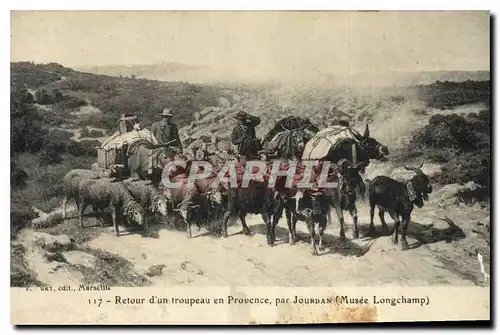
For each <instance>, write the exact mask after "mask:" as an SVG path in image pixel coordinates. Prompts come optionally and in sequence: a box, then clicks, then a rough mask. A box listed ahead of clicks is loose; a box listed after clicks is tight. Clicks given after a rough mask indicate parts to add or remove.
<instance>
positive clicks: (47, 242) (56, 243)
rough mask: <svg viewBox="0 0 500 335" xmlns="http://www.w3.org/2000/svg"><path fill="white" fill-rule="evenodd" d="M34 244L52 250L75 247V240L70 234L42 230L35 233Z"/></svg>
mask: <svg viewBox="0 0 500 335" xmlns="http://www.w3.org/2000/svg"><path fill="white" fill-rule="evenodd" d="M32 236H33V239H34V241H33V242H34V244H36V245H38V246H40V247H42V248H43V249H45V250H47V251H51V252H55V251H60V250H71V249H73V242H72V241H71V239H70V238H69V236H68V235H64V234H63V235H57V236H55V235H51V234H47V233H42V232H34V233H33V235H32Z"/></svg>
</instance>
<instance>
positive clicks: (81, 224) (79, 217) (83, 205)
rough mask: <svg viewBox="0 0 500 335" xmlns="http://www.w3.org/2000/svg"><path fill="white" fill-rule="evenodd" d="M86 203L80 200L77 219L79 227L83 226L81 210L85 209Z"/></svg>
mask: <svg viewBox="0 0 500 335" xmlns="http://www.w3.org/2000/svg"><path fill="white" fill-rule="evenodd" d="M86 207H87V206H86V204H85V202H84V201H83V200H81V201H80V206H79V208H78V221H79V223H80V227H82V228H84V227H83V212H84V211H85V208H86Z"/></svg>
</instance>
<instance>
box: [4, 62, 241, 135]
mask: <svg viewBox="0 0 500 335" xmlns="http://www.w3.org/2000/svg"><path fill="white" fill-rule="evenodd" d="M25 84H26V85H27V87H28V88H29V89H30V90H33V91H36V90H39V89H45V90H48V91H52V90H54V89H57V90H59V91H60V92H61V93H62V95H63V96H64V97H66V99H65V100H63V101H62V102H60V103H56V104H54V105H53V106H51V110H50V111H48V113H47V114H48V115H47V117H48V119H49V123H50V124H51V125H54V126H61V125H66V126H74V127H76V128H78V127H81V126H93V127H97V128H105V129H108V130H110V131H114V130H115V129H116V125H117V121H118V118H119V117H120V115H121V114H123V113H134V114H136V115H138V117H139V119H140V120H141V122H142V123H143V125H145V126H146V125H147V126H148V125H150V124H151V123H152V122H154V121H155V120H156V119H157V113H159V112H160V111H161V110H162V109H163V108H164V107H170V108H172V109H173V110H174V112H175V114H176V122H177V123H178V124H179V125H181V126H182V125H185V124H189V122H190V121H191V119H192V115H193V114H194V113H195V112H197V111H199V110H201V109H203V108H205V107H208V106H213V105H216V104H217V99H218V98H220V97H225V96H226V97H230V96H232V95H233V94H235V93H237V92H238V91H239V90H238V88H234V87H233V88H227V87H218V86H213V85H212V86H208V85H193V84H189V83H187V82H160V81H157V80H147V79H134V78H130V77H121V78H120V77H112V76H106V75H97V74H91V73H86V72H80V71H75V70H73V69H69V68H65V67H63V66H61V65H59V64H55V63H52V64H45V65H44V64H36V65H35V64H33V63H26V62H23V63H11V87H13V88H14V89H17V90H22V89H24V88H25ZM70 101H71V102H72V105H70V106H68V105H67V102H70ZM75 105H80V106H75ZM85 106H92V107H95V108H96V109H97V110H99V111H100V112H97V113H92V115H80V116H81V117H79V118H78V119H77V120H75V118H74V117H73V116H74V113H78V112H79V110H74V109H75V108H72V107H79V108H80V109H85ZM72 113H73V114H72ZM80 114H85V113H80Z"/></svg>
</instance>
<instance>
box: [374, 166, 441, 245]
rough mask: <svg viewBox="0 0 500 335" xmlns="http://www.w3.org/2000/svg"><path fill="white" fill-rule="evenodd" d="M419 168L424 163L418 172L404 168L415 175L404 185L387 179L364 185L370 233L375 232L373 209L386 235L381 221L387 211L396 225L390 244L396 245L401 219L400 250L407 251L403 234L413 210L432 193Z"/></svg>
mask: <svg viewBox="0 0 500 335" xmlns="http://www.w3.org/2000/svg"><path fill="white" fill-rule="evenodd" d="M422 166H423V162H422V164H420V166H419V167H418V168H409V167H406V166H405V169H407V170H410V171H413V172H415V173H416V175H415V176H414V177H413V178H412V179H411V180H410V181H408V182H407V183H403V182H399V181H396V180H394V179H392V178H389V177H386V176H377V177H375V178H374V179H373V180H371V181H367V182H368V194H369V199H370V231H371V232H373V231H374V230H375V228H374V225H373V216H374V213H375V207H378V209H379V212H378V215H379V218H380V222H381V223H382V228H383V230H384V232H388V231H389V229H388V228H387V224H386V222H385V219H384V214H385V212H386V211H387V212H389V214H390V215H391V217H392V219H393V220H394V222H395V226H394V233H393V237H392V242H393V244H398V233H399V226H400V224H401V221H400V218H401V220H402V221H403V225H402V230H401V246H402V249H403V250H405V249H408V241H407V240H406V231H407V229H408V224H409V223H410V216H411V212H412V211H413V206H414V205H416V206H417V207H418V208H422V207H423V205H424V200H427V199H428V194H429V193H431V192H432V186H431V184H430V182H429V178H428V177H427V176H426V175H425V174H424V173H423V172H422V170H421V168H422Z"/></svg>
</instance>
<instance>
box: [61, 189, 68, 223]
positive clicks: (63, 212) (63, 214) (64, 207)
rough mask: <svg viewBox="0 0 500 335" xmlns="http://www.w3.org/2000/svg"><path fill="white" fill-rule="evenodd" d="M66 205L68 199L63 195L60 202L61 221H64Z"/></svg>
mask: <svg viewBox="0 0 500 335" xmlns="http://www.w3.org/2000/svg"><path fill="white" fill-rule="evenodd" d="M67 203H68V197H67V196H66V195H64V198H63V201H62V219H63V220H66V204H67Z"/></svg>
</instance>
